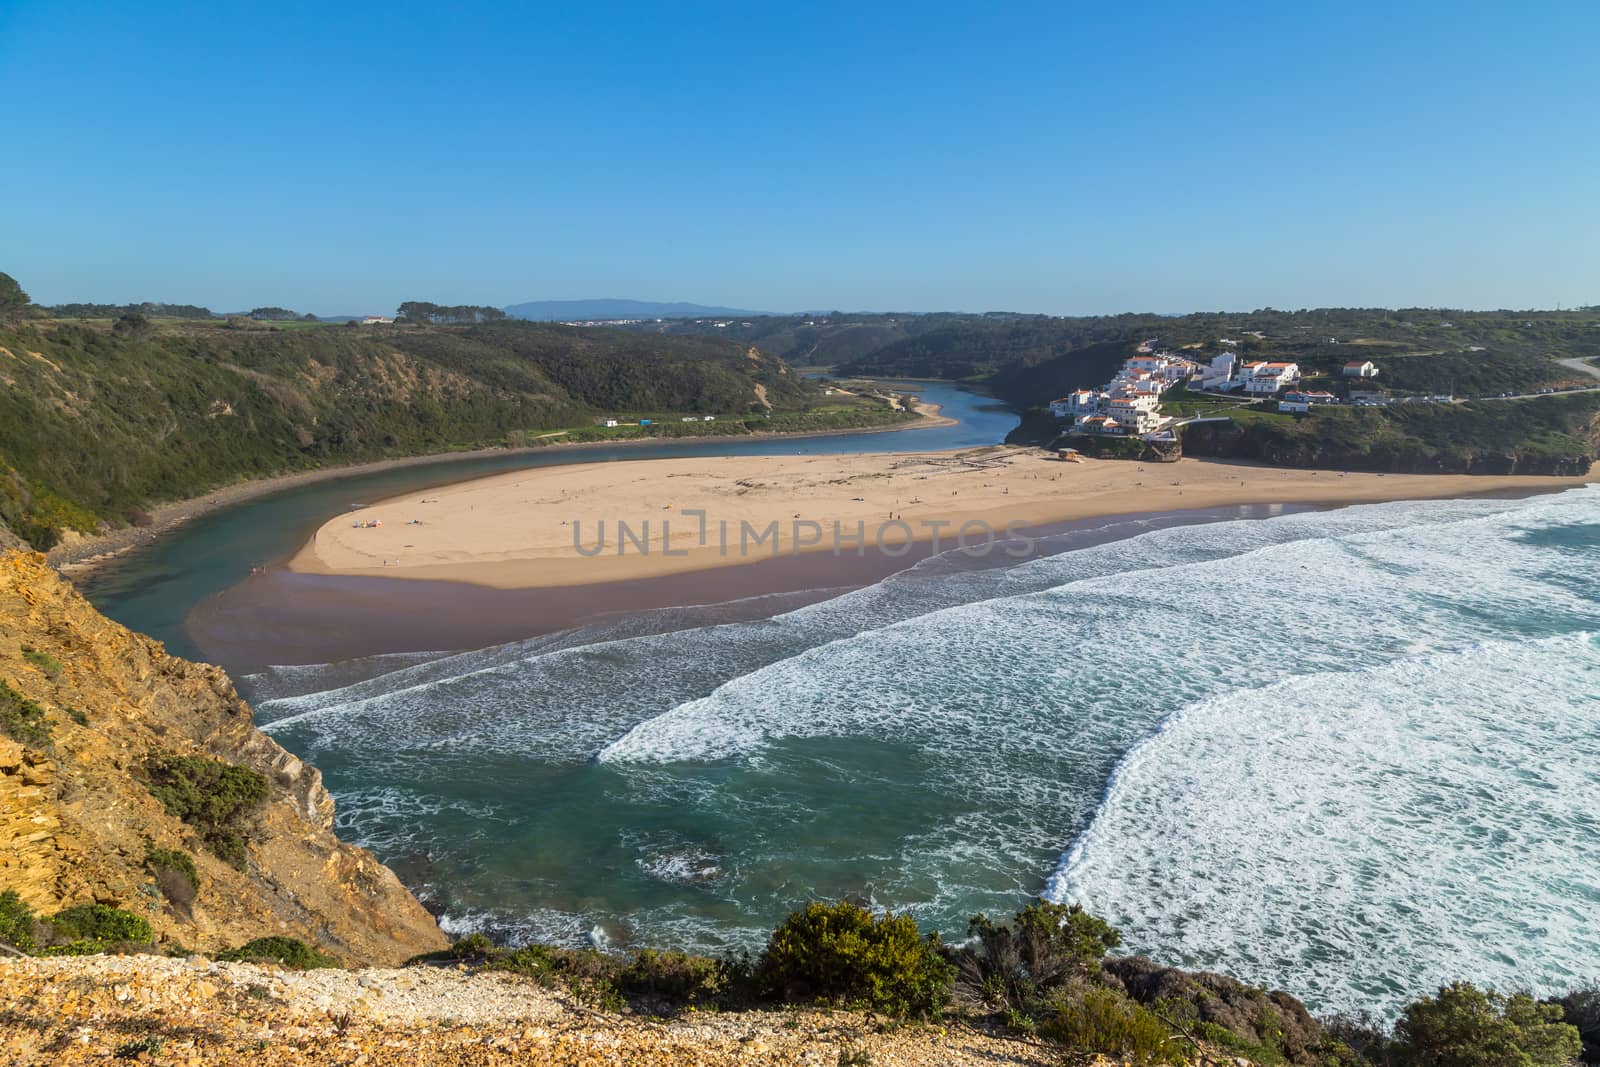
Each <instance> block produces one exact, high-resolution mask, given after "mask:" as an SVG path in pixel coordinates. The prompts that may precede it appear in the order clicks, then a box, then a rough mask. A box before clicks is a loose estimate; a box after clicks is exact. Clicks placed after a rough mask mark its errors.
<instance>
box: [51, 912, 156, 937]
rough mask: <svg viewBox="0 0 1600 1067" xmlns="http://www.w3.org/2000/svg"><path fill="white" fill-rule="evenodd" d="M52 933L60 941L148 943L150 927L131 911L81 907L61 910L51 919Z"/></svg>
mask: <svg viewBox="0 0 1600 1067" xmlns="http://www.w3.org/2000/svg"><path fill="white" fill-rule="evenodd" d="M49 923H50V928H51V932H52V933H53V934H54V936H55V937H56V939H58V940H61V941H98V942H102V943H105V942H119V941H139V942H148V941H149V940H150V939H151V936H152V935H151V932H150V924H149V923H148V922H146V921H145V920H144V919H142V918H141V917H139V916H137V915H135V914H133V913H132V912H131V911H123V910H122V909H121V908H113V907H109V906H108V905H105V904H80V905H78V906H77V907H75V908H67V909H65V910H64V911H58V912H56V913H55V914H54V915H52V916H50V919H49Z"/></svg>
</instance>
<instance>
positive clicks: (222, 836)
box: [145, 756, 268, 870]
mask: <svg viewBox="0 0 1600 1067" xmlns="http://www.w3.org/2000/svg"><path fill="white" fill-rule="evenodd" d="M145 772H146V774H147V775H148V778H149V788H150V793H151V795H152V796H154V797H155V798H156V799H157V800H159V801H161V804H162V806H163V807H165V808H166V809H167V811H168V812H169V813H170V814H172V815H175V816H177V817H178V818H180V819H182V820H183V821H184V822H186V823H188V824H189V825H190V826H193V827H194V828H195V829H196V830H198V831H199V832H200V836H201V839H202V840H204V841H205V843H206V846H207V847H208V848H210V849H211V851H212V852H214V853H216V854H217V855H218V856H219V857H221V858H222V859H224V860H226V861H227V862H229V863H231V864H233V866H235V867H237V868H239V869H240V870H244V867H245V859H246V853H245V843H246V840H247V838H246V835H245V832H244V829H243V826H242V823H243V822H244V820H245V817H246V816H248V815H249V814H250V812H252V811H254V810H255V809H256V808H257V807H259V806H260V805H261V804H262V802H264V801H265V800H266V799H267V793H268V786H267V780H266V778H264V777H262V776H261V775H260V774H257V773H256V772H255V771H252V770H250V769H249V768H248V767H236V766H234V765H233V764H231V763H224V762H223V761H221V760H214V759H207V758H206V757H204V756H166V757H163V758H160V759H153V760H151V761H150V762H149V763H148V764H146V765H145Z"/></svg>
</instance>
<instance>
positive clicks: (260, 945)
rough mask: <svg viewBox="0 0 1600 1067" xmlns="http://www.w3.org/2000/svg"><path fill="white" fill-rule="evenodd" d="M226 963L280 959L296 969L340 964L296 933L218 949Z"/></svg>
mask: <svg viewBox="0 0 1600 1067" xmlns="http://www.w3.org/2000/svg"><path fill="white" fill-rule="evenodd" d="M217 959H219V960H221V961H222V962H224V963H240V962H243V963H281V964H282V965H283V966H285V967H288V968H290V969H291V970H296V971H312V970H316V969H318V968H322V967H337V966H339V961H338V960H336V959H334V958H333V957H332V956H328V955H324V954H323V953H321V952H318V951H317V950H316V949H314V948H312V947H311V946H310V945H308V944H306V943H305V942H304V941H301V940H300V939H299V938H297V937H258V938H256V939H255V940H254V941H249V942H246V943H245V944H243V945H240V946H239V947H238V948H230V949H228V950H227V951H226V952H219V953H217Z"/></svg>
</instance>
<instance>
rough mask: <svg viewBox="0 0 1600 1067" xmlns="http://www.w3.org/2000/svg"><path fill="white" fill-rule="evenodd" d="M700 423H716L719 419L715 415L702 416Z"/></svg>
mask: <svg viewBox="0 0 1600 1067" xmlns="http://www.w3.org/2000/svg"><path fill="white" fill-rule="evenodd" d="M700 421H701V422H716V421H717V417H716V416H715V415H702V416H700Z"/></svg>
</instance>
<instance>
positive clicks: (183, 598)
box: [83, 382, 1017, 659]
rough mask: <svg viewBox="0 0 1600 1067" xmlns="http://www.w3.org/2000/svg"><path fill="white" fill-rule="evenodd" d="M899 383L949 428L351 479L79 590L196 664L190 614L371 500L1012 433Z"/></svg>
mask: <svg viewBox="0 0 1600 1067" xmlns="http://www.w3.org/2000/svg"><path fill="white" fill-rule="evenodd" d="M903 384H904V387H905V388H907V389H910V390H914V391H916V392H917V393H919V394H920V395H921V396H922V397H923V399H925V400H926V401H928V402H929V403H935V404H939V405H941V406H942V408H943V411H944V413H945V414H947V415H950V416H951V417H953V418H955V419H957V420H958V424H957V425H954V426H934V427H927V428H923V429H915V430H897V431H893V432H888V433H864V434H840V435H836V436H832V437H810V438H783V437H771V438H702V439H698V440H683V441H665V442H660V443H648V444H635V445H617V446H594V447H589V446H585V447H581V448H551V449H548V450H545V451H540V452H517V453H501V454H492V455H477V456H472V457H470V458H465V459H462V460H459V461H455V462H448V463H437V464H430V465H428V466H422V467H409V468H400V469H397V470H387V471H379V472H376V473H371V474H357V475H351V476H349V477H345V478H339V479H337V480H335V481H327V482H320V483H316V484H313V485H303V486H299V487H296V488H293V489H286V490H284V491H283V492H281V493H275V494H273V495H271V496H268V497H262V498H259V499H256V500H251V501H248V502H246V503H242V504H239V505H236V506H234V507H230V508H225V509H222V510H219V511H215V512H212V513H211V514H209V515H205V516H202V517H200V518H197V519H195V520H194V521H192V522H189V523H186V524H184V525H183V526H181V527H179V528H177V529H175V530H174V531H172V532H171V533H169V534H166V535H164V536H162V537H161V538H160V539H159V540H158V541H156V542H154V543H153V544H150V545H147V546H143V547H141V548H139V549H136V550H135V551H133V552H130V553H128V554H127V555H126V556H124V557H123V558H121V559H119V560H117V561H115V562H114V563H113V564H111V565H109V566H106V567H104V568H101V569H99V570H97V571H96V572H95V573H94V574H93V575H91V576H90V577H88V578H87V579H86V580H85V581H84V582H83V590H84V593H85V594H86V595H87V596H88V597H89V599H90V600H91V601H93V603H94V605H95V606H96V607H97V608H99V609H100V610H101V611H103V612H104V613H105V614H107V615H109V616H110V617H111V618H113V619H116V620H117V621H118V622H120V623H122V624H123V625H125V626H128V627H131V628H132V629H135V630H138V631H139V632H141V633H146V634H150V635H151V636H152V637H156V638H159V639H160V640H162V641H165V642H166V643H167V647H168V648H170V649H171V650H172V651H173V652H174V653H176V654H177V655H180V656H186V657H188V658H191V659H201V658H204V656H203V654H202V653H201V651H200V649H198V648H197V647H196V646H195V644H194V643H193V642H192V641H191V640H190V638H189V635H188V634H187V633H186V632H185V631H184V628H183V623H184V619H185V618H186V617H187V616H188V614H189V612H190V611H191V610H192V609H193V608H194V606H195V605H196V604H198V603H200V602H201V601H202V600H204V599H206V598H207V597H210V596H214V595H216V594H217V593H219V592H221V591H222V590H224V589H227V588H229V587H230V586H233V585H236V584H238V583H239V582H241V581H243V580H244V579H245V578H246V577H248V576H249V574H250V569H251V567H253V566H256V565H259V564H265V563H270V562H272V561H274V560H278V559H281V558H284V557H286V556H288V555H290V554H292V553H293V552H294V551H295V550H297V549H299V548H300V546H301V545H303V544H305V542H306V540H307V539H308V538H309V537H310V536H311V534H312V532H313V531H314V530H315V529H316V528H317V527H318V526H320V525H322V523H324V522H326V521H327V520H328V519H329V518H331V517H333V516H334V515H338V514H339V513H341V512H343V511H346V510H348V509H349V507H350V505H351V504H352V503H358V502H362V501H372V500H381V499H383V498H384V497H389V496H397V495H399V494H401V493H408V492H414V491H416V490H418V489H423V488H427V487H430V486H435V485H445V484H448V483H450V482H457V481H462V480H464V479H467V478H475V477H479V476H481V475H485V474H495V473H498V472H501V471H508V470H520V469H525V468H529V467H544V466H552V465H556V464H563V463H592V462H596V461H601V460H622V459H656V458H664V457H678V456H716V455H769V456H786V455H798V454H802V453H808V452H809V453H816V454H825V455H838V454H848V453H856V452H890V451H899V452H906V451H921V450H929V451H932V450H939V449H950V448H970V447H974V446H979V445H992V444H997V443H999V442H1000V441H1001V440H1003V439H1004V437H1005V435H1006V434H1007V433H1008V432H1010V430H1011V429H1012V428H1013V427H1014V426H1016V424H1017V419H1016V416H1015V415H1014V414H1012V413H1011V412H1010V411H1009V410H1008V409H1006V408H1005V407H1004V406H1003V405H1001V404H999V403H998V402H997V401H995V400H993V399H991V398H989V397H984V396H979V395H977V394H975V393H971V392H968V391H966V390H964V389H959V388H956V387H954V386H950V385H943V384H939V383H933V382H907V383H903Z"/></svg>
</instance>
